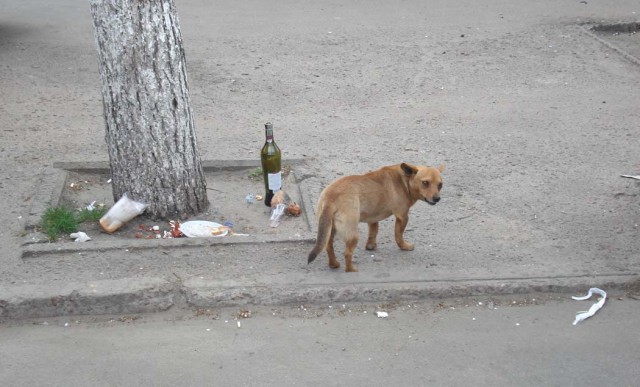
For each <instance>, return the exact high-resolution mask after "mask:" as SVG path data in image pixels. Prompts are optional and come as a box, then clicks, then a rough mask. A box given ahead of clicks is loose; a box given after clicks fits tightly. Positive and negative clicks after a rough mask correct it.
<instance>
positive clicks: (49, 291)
mask: <svg viewBox="0 0 640 387" xmlns="http://www.w3.org/2000/svg"><path fill="white" fill-rule="evenodd" d="M175 290H176V286H175V284H172V283H170V282H168V281H166V280H163V279H159V278H129V279H122V280H112V281H92V282H89V283H84V284H62V285H59V286H55V285H47V286H28V285H27V286H16V287H11V288H6V287H2V288H0V318H9V319H21V318H34V317H52V316H68V315H91V314H121V313H149V312H160V311H164V310H167V309H169V308H170V307H172V306H173V305H175V303H176V301H175V298H176V296H178V294H177V293H176V291H175Z"/></svg>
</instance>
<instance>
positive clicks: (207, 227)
mask: <svg viewBox="0 0 640 387" xmlns="http://www.w3.org/2000/svg"><path fill="white" fill-rule="evenodd" d="M261 200H263V196H262V195H254V194H248V195H247V196H246V197H245V202H246V203H247V204H253V203H254V202H255V201H261ZM95 203H96V202H95V201H94V202H92V203H91V204H89V205H88V206H86V210H88V211H92V210H94V209H95V208H96V206H95ZM146 208H147V204H146V203H142V202H139V201H135V200H132V199H130V198H129V197H128V196H127V194H124V195H123V196H122V197H121V198H120V199H119V200H118V201H117V202H116V203H115V204H114V205H113V206H112V207H111V208H110V209H109V210H108V211H107V212H106V213H105V214H104V215H103V216H102V217H101V218H100V220H99V222H98V223H99V224H100V227H101V228H102V230H103V231H104V232H106V233H107V234H113V233H114V232H116V231H117V230H119V229H120V228H121V227H122V226H124V225H125V224H127V223H129V222H131V220H133V219H134V218H135V217H137V216H139V215H141V214H142V213H143V212H144V211H145V209H146ZM301 214H302V208H301V207H300V205H299V204H297V203H296V202H294V201H292V200H291V197H290V196H289V195H288V194H287V193H286V192H285V191H283V190H279V191H277V192H276V193H275V194H274V196H273V198H272V200H271V210H270V216H269V226H270V227H278V226H279V225H280V224H281V222H282V221H283V219H284V217H285V215H286V216H290V217H298V216H300V215H301ZM227 235H233V236H248V234H241V233H237V232H235V231H234V230H233V223H232V222H229V221H227V222H224V224H219V223H216V222H211V221H205V220H192V221H187V222H181V221H178V220H171V221H169V222H168V223H167V224H166V226H162V225H158V224H155V225H146V224H142V223H141V224H138V226H137V227H136V228H135V229H134V231H133V235H132V236H133V237H135V238H136V239H173V238H182V237H187V238H206V237H209V238H210V237H214V238H216V237H224V236H227ZM69 237H70V238H72V239H74V240H75V241H76V242H86V241H90V240H91V237H89V236H88V235H87V234H86V233H84V232H76V233H73V234H70V235H69Z"/></svg>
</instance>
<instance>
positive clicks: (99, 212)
mask: <svg viewBox="0 0 640 387" xmlns="http://www.w3.org/2000/svg"><path fill="white" fill-rule="evenodd" d="M106 212H107V209H106V208H104V207H97V208H95V209H94V210H93V211H89V210H88V209H86V208H83V209H82V210H81V211H80V212H78V216H77V217H76V219H77V220H78V223H84V222H88V221H91V222H97V221H99V220H100V218H102V216H103V215H104V214H105V213H106Z"/></svg>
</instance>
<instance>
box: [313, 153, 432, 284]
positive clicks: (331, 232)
mask: <svg viewBox="0 0 640 387" xmlns="http://www.w3.org/2000/svg"><path fill="white" fill-rule="evenodd" d="M443 171H444V165H441V166H439V167H438V168H433V167H421V166H419V167H416V166H413V165H409V164H406V163H402V164H399V165H391V166H388V167H383V168H380V169H378V170H376V171H372V172H369V173H367V174H365V175H359V176H345V177H343V178H341V179H338V180H336V181H335V182H333V183H331V184H330V185H329V186H328V187H327V188H325V189H324V190H323V191H322V193H321V194H320V198H319V199H318V207H317V210H316V214H318V237H317V240H316V245H315V246H314V248H313V250H311V252H310V253H309V259H308V262H309V263H311V262H313V260H314V259H316V257H317V256H318V254H320V253H321V252H322V250H324V249H325V247H326V249H327V255H328V256H329V267H331V268H333V269H336V268H339V267H340V262H338V260H337V259H336V254H335V252H334V250H333V239H334V237H335V236H336V235H338V237H340V238H341V239H342V240H343V241H344V242H345V243H346V249H345V252H344V261H345V266H346V267H345V271H348V272H350V271H358V269H357V268H356V267H355V266H354V265H353V263H352V261H351V259H352V256H353V250H354V249H355V248H356V246H357V245H358V223H368V224H369V237H368V239H367V245H366V248H367V250H374V249H375V248H376V236H377V235H378V222H379V221H381V220H382V219H386V218H388V217H389V216H391V215H395V216H396V227H395V237H396V243H397V244H398V246H399V247H400V249H402V250H413V245H412V244H411V243H408V242H407V241H405V240H404V238H403V237H402V234H403V233H404V229H405V228H406V227H407V222H408V221H409V208H411V206H413V205H414V204H415V203H416V202H417V201H418V200H423V201H425V202H427V203H429V204H431V205H435V204H436V203H438V202H439V201H440V190H441V189H442V176H441V175H440V173H441V172H443Z"/></svg>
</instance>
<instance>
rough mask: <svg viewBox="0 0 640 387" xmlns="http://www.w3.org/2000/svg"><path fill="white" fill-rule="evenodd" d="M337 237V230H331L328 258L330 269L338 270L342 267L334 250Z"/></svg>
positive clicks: (333, 228)
mask: <svg viewBox="0 0 640 387" xmlns="http://www.w3.org/2000/svg"><path fill="white" fill-rule="evenodd" d="M335 236H336V228H335V227H332V228H331V234H330V235H329V242H328V243H327V256H328V257H329V267H330V268H332V269H337V268H339V267H340V262H338V259H337V258H336V252H335V250H334V249H333V239H334V237H335Z"/></svg>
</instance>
